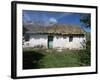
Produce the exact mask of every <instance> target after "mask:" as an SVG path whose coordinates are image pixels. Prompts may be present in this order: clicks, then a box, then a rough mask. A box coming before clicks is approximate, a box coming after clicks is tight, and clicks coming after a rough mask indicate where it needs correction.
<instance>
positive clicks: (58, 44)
mask: <svg viewBox="0 0 100 80" xmlns="http://www.w3.org/2000/svg"><path fill="white" fill-rule="evenodd" d="M84 40H85V37H73V40H72V42H69V37H68V36H66V37H62V36H59V37H58V36H55V37H54V41H53V48H69V49H80V48H83V45H82V43H83V41H84Z"/></svg>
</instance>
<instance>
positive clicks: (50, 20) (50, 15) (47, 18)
mask: <svg viewBox="0 0 100 80" xmlns="http://www.w3.org/2000/svg"><path fill="white" fill-rule="evenodd" d="M80 14H82V13H71V12H51V11H33V10H23V14H22V15H23V22H24V23H31V24H34V23H35V24H36V23H38V24H42V25H44V26H48V25H49V26H50V25H53V24H57V23H59V24H78V25H81V22H80ZM81 28H83V29H84V30H85V31H86V32H90V28H84V27H83V26H81Z"/></svg>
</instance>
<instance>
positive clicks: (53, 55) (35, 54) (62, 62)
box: [23, 49, 83, 69]
mask: <svg viewBox="0 0 100 80" xmlns="http://www.w3.org/2000/svg"><path fill="white" fill-rule="evenodd" d="M79 54H80V53H79V51H78V50H63V51H61V52H58V51H56V50H53V49H31V50H24V51H23V69H36V68H57V67H79V66H83V65H82V63H81V62H80V56H79Z"/></svg>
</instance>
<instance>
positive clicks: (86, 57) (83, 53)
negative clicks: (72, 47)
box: [79, 41, 91, 66]
mask: <svg viewBox="0 0 100 80" xmlns="http://www.w3.org/2000/svg"><path fill="white" fill-rule="evenodd" d="M90 46H91V42H90V41H87V42H86V49H84V50H80V51H79V53H80V54H79V59H80V62H81V65H84V66H89V65H91V48H90Z"/></svg>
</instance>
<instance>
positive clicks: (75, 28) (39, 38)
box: [23, 24, 86, 49]
mask: <svg viewBox="0 0 100 80" xmlns="http://www.w3.org/2000/svg"><path fill="white" fill-rule="evenodd" d="M24 27H25V28H26V29H27V31H26V32H25V34H24V42H23V47H34V48H61V49H83V45H85V43H84V42H85V41H86V38H85V35H84V31H83V30H82V29H81V28H80V26H79V25H70V24H56V25H53V26H48V27H41V26H37V27H35V26H34V25H24Z"/></svg>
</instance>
